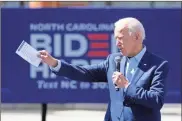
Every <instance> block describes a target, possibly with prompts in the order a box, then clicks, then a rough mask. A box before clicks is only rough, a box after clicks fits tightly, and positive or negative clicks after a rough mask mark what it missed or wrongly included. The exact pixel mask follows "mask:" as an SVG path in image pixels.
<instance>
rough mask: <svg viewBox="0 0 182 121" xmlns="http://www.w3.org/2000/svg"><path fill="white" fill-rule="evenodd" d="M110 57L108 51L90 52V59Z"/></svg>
mask: <svg viewBox="0 0 182 121" xmlns="http://www.w3.org/2000/svg"><path fill="white" fill-rule="evenodd" d="M107 55H109V52H108V51H89V52H88V57H106V56H107Z"/></svg>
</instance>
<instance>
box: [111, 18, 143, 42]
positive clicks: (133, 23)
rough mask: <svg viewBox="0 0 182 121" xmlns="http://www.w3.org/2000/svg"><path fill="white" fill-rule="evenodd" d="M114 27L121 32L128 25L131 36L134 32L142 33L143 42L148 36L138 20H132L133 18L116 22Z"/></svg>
mask: <svg viewBox="0 0 182 121" xmlns="http://www.w3.org/2000/svg"><path fill="white" fill-rule="evenodd" d="M114 25H115V28H117V29H119V30H121V29H122V28H124V27H125V26H126V25H127V27H128V29H129V34H130V35H131V33H132V32H137V31H139V32H140V33H141V37H142V41H143V40H144V39H145V36H146V35H145V29H144V27H143V25H142V23H141V22H140V21H139V20H137V19H136V18H132V17H127V18H122V19H119V20H118V21H116V22H115V24H114Z"/></svg>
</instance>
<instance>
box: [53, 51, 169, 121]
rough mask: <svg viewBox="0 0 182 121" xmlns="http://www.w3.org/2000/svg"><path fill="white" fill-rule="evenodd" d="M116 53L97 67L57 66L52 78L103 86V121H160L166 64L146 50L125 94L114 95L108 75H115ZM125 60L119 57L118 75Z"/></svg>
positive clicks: (122, 92)
mask: <svg viewBox="0 0 182 121" xmlns="http://www.w3.org/2000/svg"><path fill="white" fill-rule="evenodd" d="M118 55H120V56H122V55H121V54H120V53H114V54H110V55H109V56H108V57H107V59H106V60H105V61H103V62H102V63H100V64H95V65H86V66H76V65H72V64H68V63H66V62H64V61H62V62H61V68H60V70H59V72H54V73H55V74H56V75H59V76H65V77H68V78H70V79H73V80H79V81H90V82H107V83H108V85H109V93H110V101H109V104H108V108H107V111H106V115H105V119H104V120H105V121H161V114H160V109H161V108H162V106H163V104H164V95H165V92H166V91H165V78H166V76H167V73H168V70H169V69H168V67H169V66H168V62H167V61H166V60H164V59H162V58H160V57H158V56H156V55H154V54H152V53H150V52H148V51H147V50H146V52H145V54H144V55H143V57H142V59H141V61H140V63H139V65H138V67H137V69H136V72H135V74H134V76H133V78H132V79H131V84H130V85H129V86H128V88H127V90H126V92H124V89H123V88H120V90H119V91H116V89H115V86H114V84H113V81H112V74H113V72H114V71H116V64H115V61H114V59H115V57H116V56H118ZM125 61H126V57H124V56H123V57H122V59H121V64H120V66H121V67H120V69H121V70H120V71H121V73H124V63H125Z"/></svg>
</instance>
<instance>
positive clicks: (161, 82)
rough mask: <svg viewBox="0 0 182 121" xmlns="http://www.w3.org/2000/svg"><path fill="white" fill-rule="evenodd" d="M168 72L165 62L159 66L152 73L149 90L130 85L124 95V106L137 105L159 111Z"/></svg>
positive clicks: (162, 101) (162, 102)
mask: <svg viewBox="0 0 182 121" xmlns="http://www.w3.org/2000/svg"><path fill="white" fill-rule="evenodd" d="M168 70H169V66H168V62H167V61H164V62H163V63H162V64H160V66H159V67H158V68H157V69H156V70H155V72H154V76H153V79H152V83H151V87H150V89H149V90H145V89H144V88H142V87H137V86H136V85H134V84H132V83H131V84H130V85H129V86H128V88H127V91H126V94H125V101H124V105H125V106H132V105H134V104H139V105H142V106H145V107H147V108H152V109H157V110H158V109H161V108H162V106H163V104H164V95H165V78H166V77H167V74H168Z"/></svg>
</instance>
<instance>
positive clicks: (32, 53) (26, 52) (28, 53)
mask: <svg viewBox="0 0 182 121" xmlns="http://www.w3.org/2000/svg"><path fill="white" fill-rule="evenodd" d="M16 54H18V55H19V56H20V57H22V58H23V59H24V60H26V61H27V62H29V63H30V64H32V65H33V66H36V67H38V66H39V64H40V63H41V58H39V57H38V55H39V52H38V51H37V50H36V49H35V48H33V47H32V46H31V45H29V44H28V43H27V42H25V41H22V43H21V44H20V46H19V47H18V49H17V50H16Z"/></svg>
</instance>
